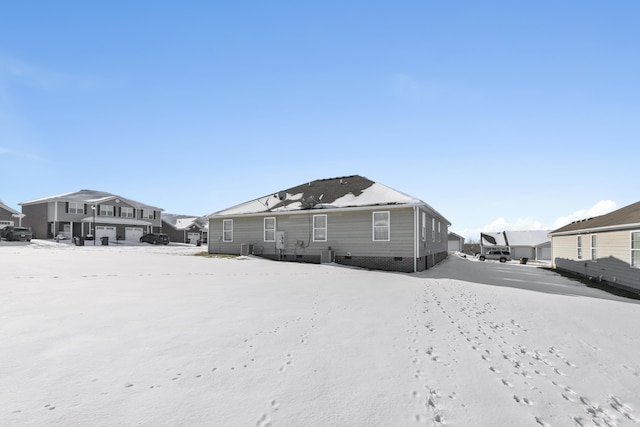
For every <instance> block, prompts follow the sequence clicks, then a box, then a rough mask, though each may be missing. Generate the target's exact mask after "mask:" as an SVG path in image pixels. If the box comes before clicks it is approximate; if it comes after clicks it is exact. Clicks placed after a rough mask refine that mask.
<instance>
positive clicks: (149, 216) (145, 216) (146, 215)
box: [142, 209, 154, 219]
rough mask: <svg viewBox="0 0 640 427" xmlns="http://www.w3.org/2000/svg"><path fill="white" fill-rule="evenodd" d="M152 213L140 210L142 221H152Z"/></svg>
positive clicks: (147, 210)
mask: <svg viewBox="0 0 640 427" xmlns="http://www.w3.org/2000/svg"><path fill="white" fill-rule="evenodd" d="M153 217H154V216H153V211H152V210H149V209H142V219H153Z"/></svg>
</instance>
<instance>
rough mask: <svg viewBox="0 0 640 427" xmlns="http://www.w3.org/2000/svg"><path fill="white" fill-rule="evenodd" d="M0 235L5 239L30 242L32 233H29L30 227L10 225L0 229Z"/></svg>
mask: <svg viewBox="0 0 640 427" xmlns="http://www.w3.org/2000/svg"><path fill="white" fill-rule="evenodd" d="M0 237H4V238H5V239H6V240H13V241H22V242H30V241H31V239H32V237H33V234H32V233H31V229H29V228H27V227H14V226H11V225H10V226H7V227H5V228H3V229H2V232H1V233H0Z"/></svg>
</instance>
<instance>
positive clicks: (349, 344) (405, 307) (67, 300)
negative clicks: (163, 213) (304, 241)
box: [0, 241, 640, 427]
mask: <svg viewBox="0 0 640 427" xmlns="http://www.w3.org/2000/svg"><path fill="white" fill-rule="evenodd" d="M201 250H202V248H196V247H190V246H173V245H171V246H166V247H152V246H119V247H118V246H108V247H106V246H105V247H103V246H95V247H94V246H85V247H75V246H71V245H69V244H63V243H60V244H56V243H53V242H43V241H34V242H33V244H30V245H19V244H16V245H3V246H2V247H0V267H1V269H0V271H1V273H0V274H1V275H2V276H1V277H2V279H1V281H0V425H3V426H79V425H82V426H85V425H92V426H93V425H97V426H133V425H146V426H258V427H264V426H267V425H272V426H414V425H415V426H420V425H436V426H438V425H457V426H541V425H542V426H547V425H548V426H615V425H617V426H629V425H637V424H638V423H639V421H638V420H640V357H639V355H640V331H639V328H638V325H640V310H639V308H640V306H639V305H638V304H637V301H632V300H625V299H623V298H619V297H613V296H609V295H607V294H605V293H604V292H602V291H599V290H595V289H588V288H582V289H588V292H586V291H585V292H584V293H582V294H580V293H576V292H574V290H575V289H577V288H578V287H579V285H577V284H576V283H575V282H570V281H568V280H567V279H563V278H559V277H558V276H557V275H555V274H553V273H552V272H548V271H542V270H539V269H535V268H532V267H531V266H528V265H527V266H518V265H517V264H508V265H501V264H499V263H494V264H493V265H489V264H488V263H473V262H470V261H467V260H462V259H459V258H456V257H450V259H448V260H447V261H445V262H444V263H442V264H441V265H439V266H437V267H436V268H433V269H431V270H429V271H427V272H424V273H421V274H414V275H407V274H396V273H385V272H376V271H365V270H359V269H351V268H344V267H340V266H336V265H308V264H293V263H278V262H272V261H267V260H261V259H257V258H240V259H212V258H204V257H196V256H192V255H193V254H194V253H196V252H198V251H201ZM470 266H471V267H473V268H478V270H477V272H478V273H475V276H474V275H473V274H471V273H468V275H469V277H473V280H469V281H465V280H460V279H455V278H454V279H452V278H450V277H448V276H450V274H448V272H455V271H462V270H463V269H467V268H469V267H470ZM491 267H493V268H491ZM509 269H510V270H509ZM516 270H517V271H516ZM518 272H521V273H524V276H523V277H531V281H530V283H528V285H527V287H528V289H527V288H523V287H521V286H517V287H505V286H498V285H484V284H480V283H479V282H482V279H483V278H482V277H481V276H482V275H495V276H498V275H501V276H503V277H507V276H508V277H516V276H515V275H516V274H518ZM510 281H511V282H513V283H514V284H516V285H520V284H522V282H521V281H520V282H518V281H515V280H510ZM505 283H507V282H505ZM545 286H546V288H547V289H555V290H556V292H546V291H540V290H537V287H545Z"/></svg>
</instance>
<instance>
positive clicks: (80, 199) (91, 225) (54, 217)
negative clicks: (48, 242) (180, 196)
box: [20, 190, 162, 241]
mask: <svg viewBox="0 0 640 427" xmlns="http://www.w3.org/2000/svg"><path fill="white" fill-rule="evenodd" d="M20 205H21V206H22V213H23V214H24V215H25V219H24V220H23V225H24V226H27V227H31V230H32V232H33V235H34V238H38V239H46V238H54V237H56V236H58V235H63V236H65V237H67V238H73V237H84V238H85V239H92V238H93V239H100V238H102V237H108V238H109V240H110V241H115V240H128V241H138V240H139V239H140V237H141V236H142V235H143V234H146V233H152V232H160V231H161V229H162V220H161V213H162V209H160V208H158V207H155V206H151V205H147V204H144V203H140V202H137V201H135V200H131V199H127V198H125V197H122V196H117V195H115V194H111V193H107V192H104V191H95V190H80V191H76V192H73V193H66V194H60V195H57V196H50V197H44V198H41V199H36V200H29V201H26V202H22V203H20Z"/></svg>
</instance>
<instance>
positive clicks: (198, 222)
mask: <svg viewBox="0 0 640 427" xmlns="http://www.w3.org/2000/svg"><path fill="white" fill-rule="evenodd" d="M162 221H164V222H165V223H166V224H168V225H170V226H171V227H173V228H175V229H176V230H186V229H187V228H189V227H191V226H192V225H195V226H196V227H198V228H207V227H208V226H209V224H208V223H207V220H206V218H205V217H197V216H189V215H177V214H167V213H163V214H162Z"/></svg>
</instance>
